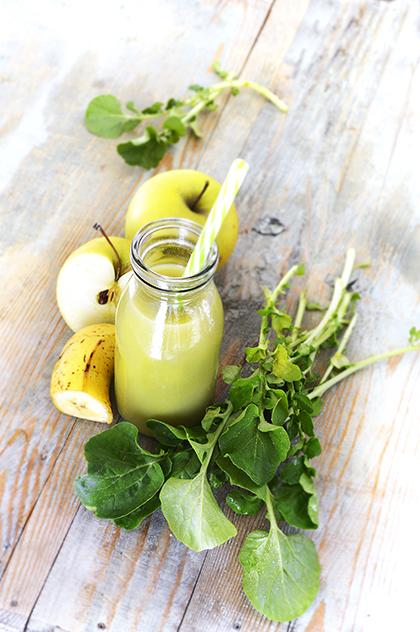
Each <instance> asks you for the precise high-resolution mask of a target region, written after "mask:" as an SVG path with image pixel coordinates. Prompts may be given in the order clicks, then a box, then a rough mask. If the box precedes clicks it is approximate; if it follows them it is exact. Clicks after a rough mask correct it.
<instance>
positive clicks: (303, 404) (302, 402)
mask: <svg viewBox="0 0 420 632" xmlns="http://www.w3.org/2000/svg"><path fill="white" fill-rule="evenodd" d="M293 399H294V401H295V403H296V404H297V407H298V408H299V409H300V410H304V411H306V412H307V413H309V414H310V415H312V412H313V405H312V401H311V400H310V399H309V397H307V395H304V394H303V393H295V395H294V398H293Z"/></svg>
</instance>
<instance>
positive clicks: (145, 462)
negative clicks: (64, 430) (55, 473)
mask: <svg viewBox="0 0 420 632" xmlns="http://www.w3.org/2000/svg"><path fill="white" fill-rule="evenodd" d="M137 436H138V429H137V428H136V426H134V425H133V424H130V423H128V422H121V423H119V424H117V425H116V426H114V427H112V428H110V429H109V430H105V431H104V432H101V433H99V434H98V435H96V436H94V437H92V438H91V439H89V441H88V442H87V443H86V445H85V458H86V460H87V463H88V471H87V474H84V475H82V476H79V477H78V478H77V479H76V482H75V491H76V494H77V496H78V497H79V498H80V501H81V502H82V504H83V505H85V507H87V508H88V509H90V510H91V511H93V512H94V513H95V514H96V515H97V516H98V517H99V518H114V519H115V518H119V517H121V516H125V515H127V514H129V513H131V512H132V511H134V510H135V509H137V508H138V507H140V506H141V505H144V504H145V503H146V502H147V501H148V500H150V498H152V496H154V495H155V494H156V493H157V492H158V490H159V489H160V487H161V486H162V484H163V481H164V475H163V472H162V468H161V466H160V464H159V461H160V459H161V457H162V455H161V454H157V455H155V454H151V453H150V452H147V451H146V450H143V449H142V448H141V447H140V446H139V444H138V443H137Z"/></svg>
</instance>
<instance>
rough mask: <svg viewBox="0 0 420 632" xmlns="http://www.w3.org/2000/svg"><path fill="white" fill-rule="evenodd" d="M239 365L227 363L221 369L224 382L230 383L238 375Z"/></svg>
mask: <svg viewBox="0 0 420 632" xmlns="http://www.w3.org/2000/svg"><path fill="white" fill-rule="evenodd" d="M240 372H241V367H240V366H238V365H237V364H227V365H226V366H224V367H223V369H222V378H223V381H224V383H225V384H232V382H234V381H235V380H236V378H238V377H239V374H240Z"/></svg>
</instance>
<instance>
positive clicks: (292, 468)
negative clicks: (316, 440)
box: [280, 456, 306, 485]
mask: <svg viewBox="0 0 420 632" xmlns="http://www.w3.org/2000/svg"><path fill="white" fill-rule="evenodd" d="M305 472H306V465H305V461H304V457H303V456H294V457H292V458H291V459H290V460H289V461H288V462H287V463H286V464H285V465H284V467H283V468H282V470H281V473H280V477H281V480H282V481H283V482H284V483H287V485H297V484H298V483H299V479H300V477H301V476H302V474H304V473H305Z"/></svg>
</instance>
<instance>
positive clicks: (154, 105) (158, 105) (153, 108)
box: [127, 101, 163, 114]
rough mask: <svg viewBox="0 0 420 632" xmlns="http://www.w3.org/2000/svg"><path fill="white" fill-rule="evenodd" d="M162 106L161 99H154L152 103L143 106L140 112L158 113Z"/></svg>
mask: <svg viewBox="0 0 420 632" xmlns="http://www.w3.org/2000/svg"><path fill="white" fill-rule="evenodd" d="M127 107H128V106H127ZM162 108H163V103H161V101H156V102H155V103H152V105H149V106H148V107H147V108H144V110H142V114H160V113H161V112H162Z"/></svg>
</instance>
